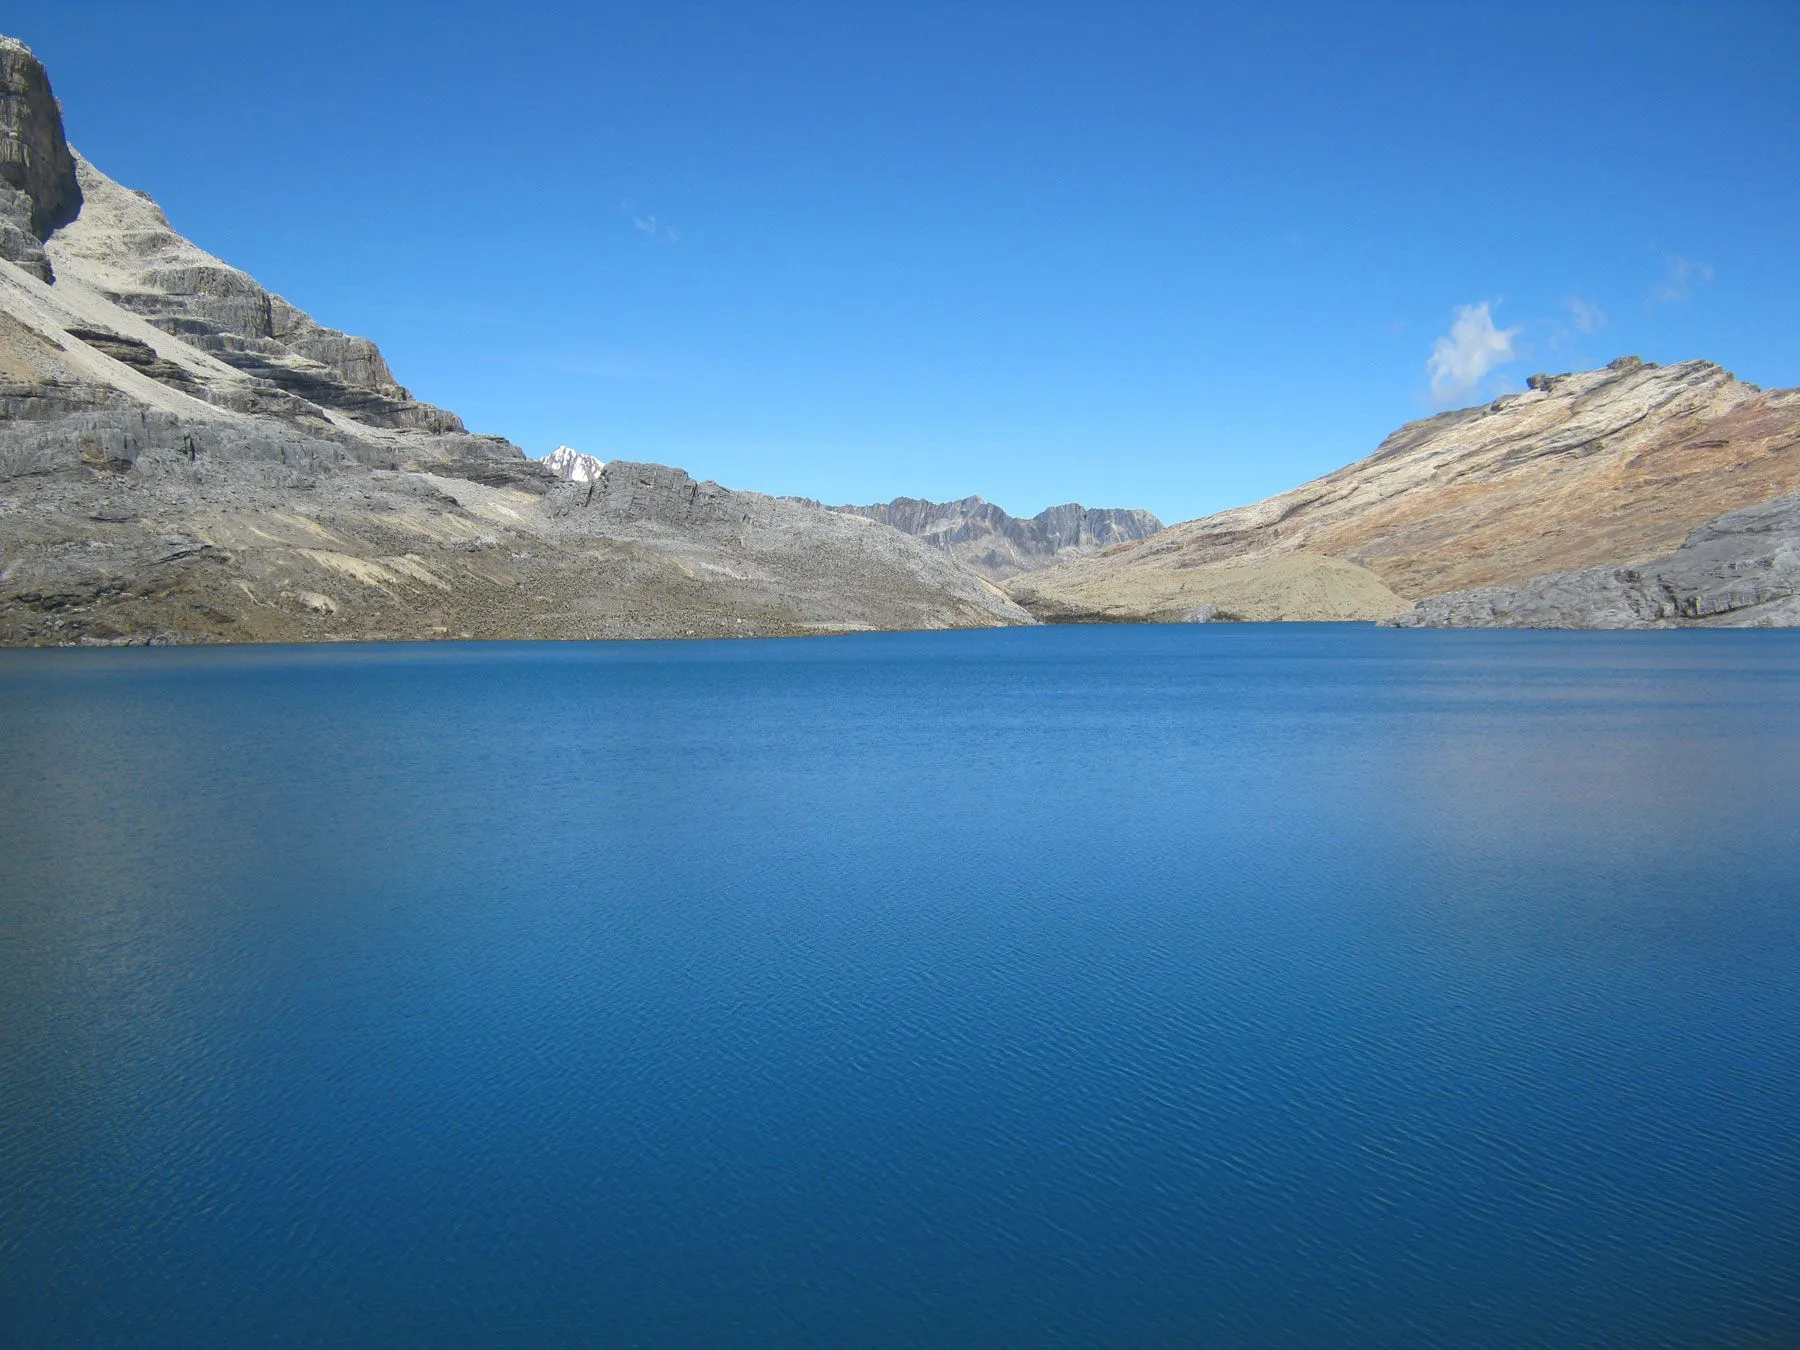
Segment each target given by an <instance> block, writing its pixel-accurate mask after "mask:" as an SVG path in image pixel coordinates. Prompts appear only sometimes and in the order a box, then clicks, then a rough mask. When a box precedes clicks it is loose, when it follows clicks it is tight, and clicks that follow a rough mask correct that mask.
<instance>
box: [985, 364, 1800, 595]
mask: <svg viewBox="0 0 1800 1350" xmlns="http://www.w3.org/2000/svg"><path fill="white" fill-rule="evenodd" d="M1796 488H1800V391H1796V390H1791V389H1789V390H1775V391H1768V392H1765V391H1763V390H1761V389H1758V388H1757V387H1756V386H1754V385H1750V384H1746V383H1743V382H1742V381H1739V380H1737V379H1736V378H1735V377H1733V376H1732V375H1731V374H1730V372H1728V371H1725V370H1722V369H1720V368H1719V367H1718V366H1716V365H1713V364H1712V363H1711V362H1707V361H1688V362H1684V363H1682V364H1680V365H1673V366H1664V367H1658V366H1655V365H1649V364H1646V363H1645V362H1642V361H1640V360H1638V359H1637V358H1636V357H1624V358H1621V359H1620V360H1618V361H1615V362H1613V363H1612V364H1611V365H1609V366H1607V367H1606V368H1605V369H1602V370H1594V371H1587V372H1583V373H1580V374H1568V375H1539V376H1533V377H1532V379H1531V381H1530V387H1529V388H1528V389H1527V390H1526V391H1525V392H1524V393H1520V394H1513V395H1509V396H1507V397H1504V398H1499V399H1496V400H1494V401H1493V402H1492V403H1490V404H1487V405H1486V406H1483V407H1480V408H1468V409H1464V410H1461V411H1458V412H1449V413H1442V414H1440V415H1438V416H1436V417H1431V418H1427V419H1425V420H1423V421H1419V422H1414V423H1411V424H1409V425H1408V426H1405V427H1402V428H1401V429H1400V430H1399V431H1396V432H1395V433H1394V434H1393V435H1392V436H1390V437H1388V438H1387V440H1386V441H1384V442H1383V443H1382V445H1381V446H1380V448H1378V449H1377V450H1376V452H1375V453H1374V454H1373V455H1371V456H1369V457H1368V458H1367V459H1364V460H1361V461H1359V462H1357V463H1355V464H1352V465H1350V466H1348V467H1346V468H1343V469H1339V470H1338V471H1337V472H1335V473H1332V474H1328V475H1326V476H1325V477H1323V478H1320V479H1316V480H1315V481H1313V482H1311V483H1307V484H1305V485H1304V486H1302V487H1298V488H1295V489H1293V490H1292V491H1289V492H1284V493H1281V494H1280V495H1278V496H1275V497H1271V498H1269V499H1268V500H1266V501H1263V502H1258V503H1256V504H1255V505H1252V506H1243V507H1237V508H1234V509H1232V510H1229V511H1222V512H1220V513H1218V514H1217V515H1213V516H1208V517H1206V518H1204V519H1201V520H1196V521H1190V522H1187V523H1186V524H1182V525H1175V526H1172V527H1170V528H1169V529H1166V530H1164V531H1162V532H1161V533H1160V534H1157V535H1154V536H1152V537H1151V538H1149V539H1146V540H1143V541H1141V542H1138V543H1135V544H1126V545H1122V546H1118V547H1114V548H1111V549H1106V550H1103V551H1102V552H1100V553H1098V554H1095V555H1093V556H1092V557H1088V558H1083V559H1077V560H1074V561H1072V562H1067V563H1062V564H1059V565H1057V566H1055V567H1051V568H1046V569H1045V570H1043V571H1040V572H1034V573H1030V574H1027V575H1025V576H1021V577H1018V578H1015V579H1013V580H1012V581H1011V582H1009V583H1008V585H1007V589H1008V591H1009V592H1010V593H1011V594H1012V596H1013V597H1014V598H1015V599H1017V600H1018V601H1020V603H1021V604H1023V605H1024V606H1025V607H1026V608H1028V609H1030V610H1031V611H1032V612H1033V613H1035V614H1037V615H1038V616H1039V617H1040V618H1046V619H1063V620H1179V619H1182V618H1185V617H1188V616H1190V615H1192V614H1194V613H1195V612H1197V611H1202V610H1205V609H1208V608H1210V609H1211V610H1212V611H1213V612H1214V613H1215V615H1217V616H1219V617H1224V616H1226V615H1235V616H1237V617H1243V618H1260V619H1380V618H1384V617H1386V616H1388V615H1391V614H1396V613H1400V612H1404V611H1406V610H1408V609H1410V607H1411V605H1412V604H1413V602H1415V601H1417V600H1421V599H1424V598H1426V597H1429V596H1433V595H1438V594H1442V593H1444V592H1446V591H1452V590H1467V589H1470V588H1475V587H1484V586H1501V587H1514V586H1519V585H1522V584H1524V583H1525V582H1528V581H1530V580H1531V579H1532V578H1533V577H1538V576H1543V575H1546V574H1549V573H1560V572H1569V571H1580V570H1584V569H1588V568H1593V567H1621V566H1631V565H1635V564H1638V563H1642V562H1646V561H1648V560H1651V559H1655V558H1659V557H1662V556H1664V555H1666V554H1668V553H1670V552H1671V551H1672V550H1674V549H1675V548H1676V547H1677V546H1678V545H1679V544H1680V543H1681V542H1682V540H1683V539H1684V538H1685V537H1686V536H1687V535H1688V534H1689V533H1690V532H1691V531H1693V530H1695V529H1697V528H1698V527H1700V526H1701V525H1703V524H1705V523H1706V522H1707V521H1709V520H1711V519H1713V518H1714V517H1716V516H1719V515H1722V514H1724V513H1726V512H1729V511H1734V510H1737V509H1739V508H1742V507H1746V506H1750V505H1754V504H1756V503H1758V502H1763V501H1767V500H1769V499H1770V498H1773V497H1775V496H1778V495H1780V494H1782V493H1785V492H1790V491H1793V490H1795V489H1796Z"/></svg>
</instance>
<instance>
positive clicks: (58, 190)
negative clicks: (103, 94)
mask: <svg viewBox="0 0 1800 1350" xmlns="http://www.w3.org/2000/svg"><path fill="white" fill-rule="evenodd" d="M80 210H81V187H80V185H79V184H78V183H77V181H76V177H75V163H74V159H73V156H72V155H71V154H70V152H69V144H68V142H67V141H66V140H65V139H64V138H63V125H62V108H61V107H60V106H58V104H57V102H56V96H55V95H54V94H52V93H51V91H50V77H49V75H48V74H47V73H45V70H44V67H43V63H42V62H40V61H39V60H38V59H37V57H35V56H33V55H32V53H31V48H29V47H27V46H26V45H25V44H24V43H23V42H19V41H17V40H16V39H14V38H9V37H0V258H4V259H5V260H7V261H8V262H13V263H17V264H18V265H19V266H21V267H23V268H25V269H26V270H27V271H29V272H30V273H31V274H32V275H33V276H36V277H37V278H38V279H39V280H42V281H51V280H54V278H55V273H54V271H53V269H52V268H51V265H50V260H49V259H48V258H47V257H46V256H45V254H44V240H45V239H47V238H49V236H50V232H51V231H52V230H55V229H57V228H59V227H60V226H63V225H66V224H68V223H69V222H70V221H71V220H73V219H74V218H75V216H76V213H77V212H79V211H80Z"/></svg>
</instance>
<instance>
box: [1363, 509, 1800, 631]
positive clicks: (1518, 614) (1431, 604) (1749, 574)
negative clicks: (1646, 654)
mask: <svg viewBox="0 0 1800 1350" xmlns="http://www.w3.org/2000/svg"><path fill="white" fill-rule="evenodd" d="M1386 622H1387V623H1389V624H1392V625H1393V626H1395V627H1403V628H1758V627H1765V628H1766V627H1775V628H1791V627H1795V626H1800V493H1789V494H1788V495H1786V496H1784V497H1777V498H1776V499H1775V500H1774V501H1770V502H1762V503H1760V504H1758V505H1756V506H1751V507H1746V508H1745V509H1743V510H1741V511H1733V512H1730V513H1729V514H1727V515H1723V516H1720V517H1719V518H1718V519H1717V520H1713V521H1709V522H1708V523H1707V524H1705V525H1702V526H1701V527H1700V528H1699V529H1697V530H1695V531H1694V532H1693V533H1692V534H1690V535H1689V536H1688V537H1687V539H1686V540H1684V541H1683V543H1682V545H1681V547H1680V548H1678V549H1676V550H1675V551H1674V552H1673V553H1671V554H1669V555H1668V556H1667V557H1663V558H1657V559H1654V560H1652V561H1650V562H1646V563H1640V564H1638V565H1636V566H1634V567H1595V568H1589V569H1587V570H1586V571H1581V572H1562V573H1555V574H1552V575H1550V576H1542V577H1536V578H1534V579H1532V580H1531V581H1529V582H1527V583H1525V584H1524V585H1523V586H1511V587H1497V586H1485V587H1479V588H1477V589H1474V590H1467V591H1452V592H1450V593H1449V594H1447V595H1439V596H1433V597H1432V598H1430V599H1428V600H1421V601H1420V602H1419V603H1418V604H1417V605H1415V606H1414V607H1413V609H1412V610H1411V611H1410V612H1408V613H1405V614H1401V615H1397V616H1395V617H1394V618H1392V619H1389V620H1386Z"/></svg>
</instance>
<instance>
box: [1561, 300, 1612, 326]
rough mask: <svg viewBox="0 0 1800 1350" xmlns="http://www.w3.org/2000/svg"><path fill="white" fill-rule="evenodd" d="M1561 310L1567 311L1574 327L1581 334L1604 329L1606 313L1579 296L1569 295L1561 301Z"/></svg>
mask: <svg viewBox="0 0 1800 1350" xmlns="http://www.w3.org/2000/svg"><path fill="white" fill-rule="evenodd" d="M1563 308H1564V309H1566V310H1568V311H1569V313H1570V315H1571V316H1572V318H1573V321H1574V324H1575V327H1576V328H1577V329H1578V330H1579V331H1581V332H1583V333H1597V332H1599V331H1600V330H1601V329H1602V328H1604V327H1606V311H1605V310H1603V309H1601V308H1600V306H1598V305H1596V304H1593V303H1592V302H1590V301H1587V300H1583V299H1582V298H1581V297H1580V296H1579V295H1571V296H1570V297H1569V298H1568V299H1567V300H1565V301H1563Z"/></svg>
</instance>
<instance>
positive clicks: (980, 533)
mask: <svg viewBox="0 0 1800 1350" xmlns="http://www.w3.org/2000/svg"><path fill="white" fill-rule="evenodd" d="M836 509H837V510H839V511H847V512H850V513H852V514H854V515H859V516H867V517H868V518H869V519H870V520H879V521H881V522H882V523H883V524H884V525H892V526H893V527H894V528H895V529H897V530H902V531H904V532H905V533H907V534H910V535H913V536H914V537H915V538H918V539H922V540H924V541H925V542H926V543H927V544H930V545H931V546H932V547H933V548H938V549H942V550H943V551H944V552H945V553H948V554H949V555H950V556H951V557H953V558H955V559H956V560H957V561H958V562H960V563H961V564H962V565H963V566H964V567H967V568H969V569H970V570H971V571H973V572H976V573H978V574H980V575H981V576H984V577H986V578H987V579H988V580H990V581H1003V580H1005V579H1006V578H1008V577H1014V576H1018V575H1019V574H1020V573H1021V572H1030V571H1034V570H1036V569H1037V568H1040V567H1048V566H1049V565H1050V564H1051V563H1053V562H1056V561H1058V560H1060V559H1066V558H1070V557H1079V556H1081V555H1083V554H1088V553H1093V552H1095V551H1096V550H1098V549H1102V548H1106V547H1107V546H1108V545H1111V544H1118V543H1126V542H1129V541H1131V540H1134V539H1143V538H1146V537H1148V536H1149V535H1152V534H1155V533H1156V532H1157V531H1158V530H1160V529H1161V528H1162V522H1161V521H1159V520H1158V519H1157V518H1156V517H1155V516H1153V515H1151V514H1150V513H1149V512H1148V511H1135V510H1119V509H1116V508H1092V507H1085V506H1081V505H1079V504H1077V503H1074V502H1070V503H1068V504H1067V505H1064V506H1052V507H1050V508H1049V509H1047V510H1044V511H1040V512H1038V514H1037V515H1035V516H1033V517H1031V518H1030V519H1029V520H1021V519H1019V518H1017V517H1016V516H1010V515H1008V514H1007V513H1006V512H1005V511H1002V510H1001V509H1000V508H999V507H997V506H995V505H994V504H993V503H992V502H988V501H983V500H982V499H981V498H980V497H964V498H963V499H962V500H961V501H957V502H928V501H923V500H921V499H920V498H917V497H896V498H895V499H894V500H893V501H891V502H887V503H885V504H883V505H879V506H840V507H837V508H836Z"/></svg>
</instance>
